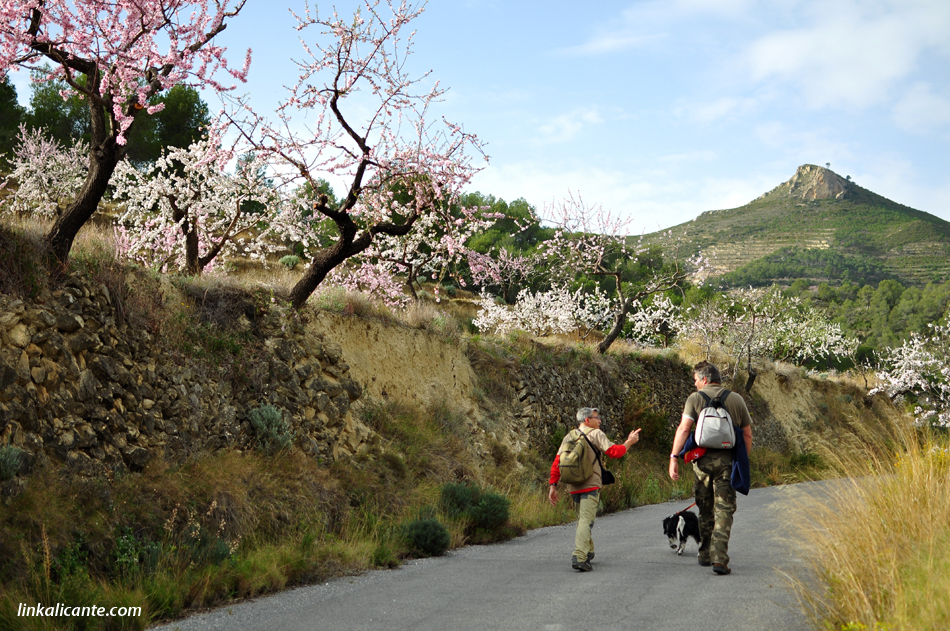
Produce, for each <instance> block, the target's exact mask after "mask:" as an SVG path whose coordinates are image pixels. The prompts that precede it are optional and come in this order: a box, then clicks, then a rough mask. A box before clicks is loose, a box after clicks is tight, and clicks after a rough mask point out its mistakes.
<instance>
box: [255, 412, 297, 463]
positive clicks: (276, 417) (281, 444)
mask: <svg viewBox="0 0 950 631" xmlns="http://www.w3.org/2000/svg"><path fill="white" fill-rule="evenodd" d="M247 419H248V420H249V421H250V422H251V427H253V428H254V433H255V434H257V446H258V448H259V449H261V451H263V452H264V453H268V454H272V453H276V452H278V451H281V450H283V449H289V448H290V445H291V443H293V440H294V433H293V432H292V431H291V430H290V426H289V425H288V424H287V422H286V421H285V420H284V417H283V415H282V414H281V413H280V411H279V410H278V409H277V408H275V407H274V406H272V405H262V406H260V407H258V408H254V409H253V410H251V411H250V412H249V413H248V415H247Z"/></svg>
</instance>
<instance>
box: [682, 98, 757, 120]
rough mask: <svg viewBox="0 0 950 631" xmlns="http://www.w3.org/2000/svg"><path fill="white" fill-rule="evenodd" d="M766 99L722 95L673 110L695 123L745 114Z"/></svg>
mask: <svg viewBox="0 0 950 631" xmlns="http://www.w3.org/2000/svg"><path fill="white" fill-rule="evenodd" d="M765 100H767V99H765V98H761V97H736V96H722V97H719V98H717V99H713V100H711V101H699V102H696V103H688V104H686V105H680V106H678V107H676V108H675V109H674V110H673V113H674V114H676V115H677V116H680V117H684V118H687V119H689V120H691V121H694V122H697V123H703V124H706V123H712V122H714V121H717V120H721V119H723V118H731V117H735V116H746V115H749V114H751V113H754V112H755V111H757V110H759V109H760V108H761V105H762V102H763V101H765Z"/></svg>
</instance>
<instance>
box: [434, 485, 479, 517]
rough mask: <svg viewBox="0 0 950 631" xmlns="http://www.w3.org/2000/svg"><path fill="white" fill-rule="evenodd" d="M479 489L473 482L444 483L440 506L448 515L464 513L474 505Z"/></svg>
mask: <svg viewBox="0 0 950 631" xmlns="http://www.w3.org/2000/svg"><path fill="white" fill-rule="evenodd" d="M480 496H481V490H480V489H479V488H478V486H476V485H474V484H465V483H459V484H454V483H450V484H446V485H445V486H443V487H442V506H443V507H444V508H445V510H446V512H448V513H449V514H450V515H456V516H457V515H464V514H466V513H468V512H469V511H470V510H471V508H472V507H473V506H475V505H476V504H477V503H478V501H479V498H480Z"/></svg>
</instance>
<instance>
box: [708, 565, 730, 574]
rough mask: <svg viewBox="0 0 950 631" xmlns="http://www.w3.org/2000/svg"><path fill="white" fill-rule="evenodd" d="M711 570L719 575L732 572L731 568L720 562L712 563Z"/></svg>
mask: <svg viewBox="0 0 950 631" xmlns="http://www.w3.org/2000/svg"><path fill="white" fill-rule="evenodd" d="M713 572H715V573H716V574H719V575H720V576H725V575H726V574H729V573H730V572H732V570H730V569H729V568H728V567H727V566H725V565H723V564H722V563H714V564H713Z"/></svg>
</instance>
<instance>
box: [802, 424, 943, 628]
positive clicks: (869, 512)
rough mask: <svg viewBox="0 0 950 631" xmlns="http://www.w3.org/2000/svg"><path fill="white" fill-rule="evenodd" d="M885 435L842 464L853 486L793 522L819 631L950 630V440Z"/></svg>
mask: <svg viewBox="0 0 950 631" xmlns="http://www.w3.org/2000/svg"><path fill="white" fill-rule="evenodd" d="M885 436H886V437H885V438H884V439H882V440H880V441H879V442H878V446H877V448H876V449H866V450H863V451H860V452H852V454H851V455H842V454H839V455H837V457H835V458H833V463H834V466H835V468H837V469H838V470H839V471H840V472H841V473H846V474H848V476H849V477H846V478H841V479H840V480H838V481H836V482H834V483H832V486H831V488H830V490H829V491H828V492H827V494H809V495H806V496H805V497H804V498H803V499H801V500H799V502H798V503H797V505H796V507H795V509H794V512H793V514H791V515H789V518H788V521H789V523H791V524H796V529H797V532H795V533H793V534H792V536H793V539H794V540H795V541H796V542H797V543H798V545H799V546H800V549H801V550H803V551H804V558H805V570H804V571H803V572H802V573H800V574H799V575H797V576H794V577H793V578H792V584H793V587H794V588H795V590H796V591H797V593H798V595H799V597H800V600H801V602H802V604H803V605H804V606H805V609H806V612H807V613H808V614H809V615H810V616H811V618H812V620H813V622H814V624H815V627H816V628H819V629H834V630H838V629H840V630H843V631H845V630H846V631H857V630H864V629H868V630H884V629H887V630H891V631H902V630H906V631H923V630H928V629H933V630H937V629H950V559H948V556H947V546H948V544H950V446H948V437H947V435H946V433H944V434H934V433H927V432H925V433H920V432H918V431H917V430H916V429H915V428H913V427H912V426H910V425H909V424H908V425H906V426H901V427H897V428H895V431H893V432H892V433H889V435H888V434H885ZM828 457H829V458H830V456H828Z"/></svg>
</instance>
